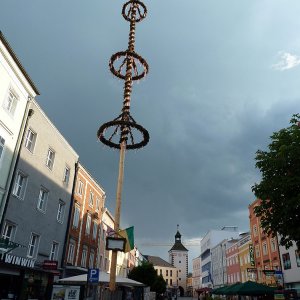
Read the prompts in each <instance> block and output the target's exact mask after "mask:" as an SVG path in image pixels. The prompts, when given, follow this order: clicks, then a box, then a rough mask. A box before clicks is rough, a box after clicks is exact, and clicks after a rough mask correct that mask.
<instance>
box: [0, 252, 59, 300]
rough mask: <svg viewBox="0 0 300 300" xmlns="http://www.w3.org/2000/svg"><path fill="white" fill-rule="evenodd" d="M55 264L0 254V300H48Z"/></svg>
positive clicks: (55, 273)
mask: <svg viewBox="0 0 300 300" xmlns="http://www.w3.org/2000/svg"><path fill="white" fill-rule="evenodd" d="M59 275H60V272H59V271H58V270H57V262H55V261H53V262H51V263H49V261H47V260H45V261H43V262H39V261H36V260H33V259H29V258H26V257H21V256H16V255H13V254H9V253H6V254H5V253H3V254H0V283H1V284H0V287H1V289H0V299H14V300H25V299H26V300H27V299H50V296H51V286H52V284H53V281H54V279H55V278H58V277H56V276H59Z"/></svg>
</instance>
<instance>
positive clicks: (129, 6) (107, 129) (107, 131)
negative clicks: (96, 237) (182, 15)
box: [97, 0, 149, 291]
mask: <svg viewBox="0 0 300 300" xmlns="http://www.w3.org/2000/svg"><path fill="white" fill-rule="evenodd" d="M146 14H147V8H146V6H145V5H144V4H143V3H142V2H141V1H138V0H130V1H128V2H126V3H125V4H124V5H123V9H122V16H123V17H124V19H125V20H126V21H128V22H130V30H129V41H128V48H127V50H125V51H120V52H117V53H115V54H113V55H112V57H111V59H110V61H109V69H110V71H111V72H112V73H113V74H114V75H115V76H116V77H118V78H120V79H123V80H124V81H125V83H124V94H123V107H122V111H121V114H120V115H119V116H118V117H117V118H115V119H114V120H112V121H110V122H107V123H104V124H103V125H102V126H100V128H99V130H98V132H97V137H98V139H99V140H100V141H101V142H102V143H103V144H105V145H107V146H109V147H111V148H115V149H120V158H119V174H118V182H117V194H116V208H115V232H116V234H117V233H118V231H119V229H120V214H121V194H122V187H123V178H124V160H125V151H126V150H127V149H129V150H130V149H139V148H142V147H144V146H146V145H147V143H148V142H149V133H148V131H147V130H146V129H145V128H144V127H142V126H141V125H139V124H137V123H136V121H135V120H134V119H133V117H132V116H131V115H130V100H131V92H132V83H133V81H135V80H140V79H142V78H144V77H145V76H146V74H147V73H148V71H149V67H148V64H147V62H146V60H145V59H144V58H142V57H141V56H140V55H139V54H137V53H136V52H135V49H134V43H135V26H136V23H137V22H140V21H142V20H143V19H144V18H145V17H146ZM117 254H118V250H117V249H115V250H112V259H111V268H110V283H109V288H110V290H111V291H114V290H115V288H116V267H117Z"/></svg>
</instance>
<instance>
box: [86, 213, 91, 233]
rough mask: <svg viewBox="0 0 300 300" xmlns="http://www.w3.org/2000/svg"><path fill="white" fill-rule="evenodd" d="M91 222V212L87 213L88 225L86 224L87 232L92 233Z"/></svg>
mask: <svg viewBox="0 0 300 300" xmlns="http://www.w3.org/2000/svg"><path fill="white" fill-rule="evenodd" d="M91 222H92V218H91V215H90V214H87V217H86V226H85V234H86V235H89V234H90V233H91Z"/></svg>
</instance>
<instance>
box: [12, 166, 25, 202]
mask: <svg viewBox="0 0 300 300" xmlns="http://www.w3.org/2000/svg"><path fill="white" fill-rule="evenodd" d="M26 186H27V176H26V175H24V174H23V173H22V172H20V171H18V173H17V176H16V180H15V185H14V189H13V194H14V195H15V196H16V197H18V198H19V199H21V200H23V199H24V196H25V190H26Z"/></svg>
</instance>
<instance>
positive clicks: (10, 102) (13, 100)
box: [3, 89, 18, 116]
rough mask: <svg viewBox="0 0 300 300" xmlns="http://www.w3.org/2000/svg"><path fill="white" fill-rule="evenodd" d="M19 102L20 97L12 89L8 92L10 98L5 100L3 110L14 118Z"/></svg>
mask: <svg viewBox="0 0 300 300" xmlns="http://www.w3.org/2000/svg"><path fill="white" fill-rule="evenodd" d="M17 102H18V96H17V94H16V93H14V92H13V91H12V90H11V89H10V90H9V92H8V97H7V98H6V99H5V101H4V103H3V108H4V109H5V110H6V111H7V112H8V113H9V114H10V115H11V116H13V115H14V114H15V111H16V107H17Z"/></svg>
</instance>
